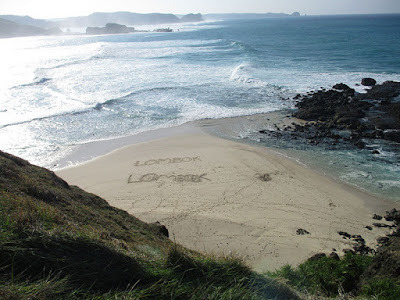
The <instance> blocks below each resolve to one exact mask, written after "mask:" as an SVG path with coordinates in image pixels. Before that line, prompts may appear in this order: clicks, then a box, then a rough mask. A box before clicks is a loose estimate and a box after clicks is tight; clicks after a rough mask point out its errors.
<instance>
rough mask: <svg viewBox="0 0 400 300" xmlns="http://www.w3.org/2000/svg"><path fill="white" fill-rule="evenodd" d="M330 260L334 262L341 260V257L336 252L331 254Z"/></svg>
mask: <svg viewBox="0 0 400 300" xmlns="http://www.w3.org/2000/svg"><path fill="white" fill-rule="evenodd" d="M329 258H332V259H334V260H340V257H339V255H338V254H337V253H336V252H331V254H329Z"/></svg>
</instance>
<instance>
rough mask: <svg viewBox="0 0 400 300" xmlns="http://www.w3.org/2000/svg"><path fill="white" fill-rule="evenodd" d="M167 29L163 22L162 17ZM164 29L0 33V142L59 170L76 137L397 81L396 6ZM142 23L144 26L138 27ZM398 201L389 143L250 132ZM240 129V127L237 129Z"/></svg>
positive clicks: (246, 135)
mask: <svg viewBox="0 0 400 300" xmlns="http://www.w3.org/2000/svg"><path fill="white" fill-rule="evenodd" d="M162 27H166V26H162ZM170 27H171V28H172V29H174V32H172V33H155V32H140V33H132V34H123V35H103V36H86V35H69V36H57V37H25V38H12V39H2V40H0V49H1V54H2V55H1V56H0V65H1V68H0V79H1V80H0V149H1V150H2V151H6V152H9V153H12V154H15V155H18V156H20V157H22V158H24V159H27V160H29V161H30V162H31V163H34V164H38V165H40V166H44V167H48V168H53V169H56V168H57V163H56V162H57V161H59V160H60V159H62V158H63V157H65V156H67V155H68V154H69V153H71V151H73V150H74V149H75V148H76V147H77V146H79V145H84V144H87V143H90V142H93V141H103V140H109V139H113V138H116V137H124V136H129V135H133V134H137V133H141V132H147V131H150V130H154V129H160V128H168V127H173V126H177V125H180V124H184V123H186V122H190V121H196V120H202V119H220V118H227V117H238V116H246V115H254V114H258V113H267V112H272V111H279V110H286V109H289V110H290V109H293V108H294V104H295V101H294V100H293V97H294V96H295V95H297V94H298V93H306V92H308V91H310V90H315V89H318V88H321V87H323V88H330V87H332V86H333V85H334V84H336V83H340V82H343V83H346V84H348V85H349V86H351V87H352V88H355V89H356V91H358V92H364V91H365V90H364V87H362V86H360V85H359V83H360V82H361V79H362V78H364V77H372V78H375V79H376V80H377V81H378V83H382V82H384V81H386V80H395V81H400V59H399V58H400V15H363V16H307V17H285V18H268V19H258V20H234V21H229V20H225V21H213V22H207V21H205V22H201V23H196V24H178V25H176V24H175V25H170ZM141 29H146V28H141ZM242 130H243V131H242V132H239V133H238V132H235V135H234V136H231V138H233V139H242V140H244V141H250V142H253V143H258V144H262V145H265V146H268V147H273V148H275V149H278V150H279V151H283V152H285V153H286V154H287V155H289V156H291V157H295V158H296V159H298V160H299V161H301V162H302V163H304V164H306V165H310V166H313V167H316V168H317V169H319V170H321V171H322V172H326V173H327V174H330V175H332V176H334V177H335V178H339V179H341V180H344V181H346V182H348V183H350V184H353V185H357V186H358V187H360V188H362V189H364V190H367V191H369V192H371V193H374V194H377V195H380V196H383V197H386V198H391V199H395V200H398V201H400V196H399V195H400V158H399V152H400V151H399V149H398V145H383V144H382V145H378V146H377V147H378V148H380V149H381V153H382V155H380V156H379V157H378V158H376V157H374V158H371V156H370V155H368V153H367V152H365V151H359V150H354V149H345V150H343V151H333V150H327V149H320V148H318V147H308V146H304V147H300V148H299V146H298V145H296V144H292V143H291V142H290V141H273V140H260V139H259V137H258V136H257V135H256V134H255V132H252V130H250V129H249V128H242ZM238 136H239V137H238Z"/></svg>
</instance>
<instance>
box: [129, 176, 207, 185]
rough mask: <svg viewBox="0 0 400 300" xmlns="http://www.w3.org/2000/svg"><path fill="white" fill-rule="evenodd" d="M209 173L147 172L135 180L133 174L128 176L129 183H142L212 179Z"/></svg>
mask: <svg viewBox="0 0 400 300" xmlns="http://www.w3.org/2000/svg"><path fill="white" fill-rule="evenodd" d="M206 175H207V174H206V173H205V174H201V175H194V174H186V175H159V174H155V173H149V174H145V175H143V176H141V177H139V179H137V180H135V179H134V178H133V175H129V177H128V184H130V183H141V182H153V181H158V180H161V179H164V180H171V181H174V182H196V183H197V182H202V181H203V180H208V181H211V179H208V178H206V177H205V176H206Z"/></svg>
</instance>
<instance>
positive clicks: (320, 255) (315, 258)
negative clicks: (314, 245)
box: [308, 253, 326, 261]
mask: <svg viewBox="0 0 400 300" xmlns="http://www.w3.org/2000/svg"><path fill="white" fill-rule="evenodd" d="M323 257H326V254H325V253H317V254H315V255H313V256H311V257H310V258H309V259H308V260H311V261H312V260H319V259H321V258H323Z"/></svg>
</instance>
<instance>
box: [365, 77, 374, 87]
mask: <svg viewBox="0 0 400 300" xmlns="http://www.w3.org/2000/svg"><path fill="white" fill-rule="evenodd" d="M361 84H362V85H364V86H373V85H375V84H376V80H375V79H373V78H363V79H362V80H361Z"/></svg>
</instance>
